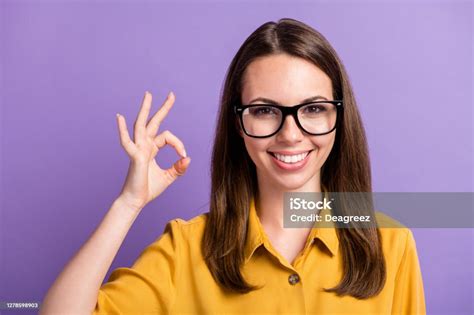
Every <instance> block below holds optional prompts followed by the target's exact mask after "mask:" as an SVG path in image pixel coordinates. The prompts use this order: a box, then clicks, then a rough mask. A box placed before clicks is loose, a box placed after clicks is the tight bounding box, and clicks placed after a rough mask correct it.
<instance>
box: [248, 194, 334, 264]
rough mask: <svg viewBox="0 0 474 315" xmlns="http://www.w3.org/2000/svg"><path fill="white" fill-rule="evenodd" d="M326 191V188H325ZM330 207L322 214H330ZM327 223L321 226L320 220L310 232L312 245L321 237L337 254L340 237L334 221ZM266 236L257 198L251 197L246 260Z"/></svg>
mask: <svg viewBox="0 0 474 315" xmlns="http://www.w3.org/2000/svg"><path fill="white" fill-rule="evenodd" d="M324 191H325V192H326V190H324ZM329 213H330V210H329V209H323V210H321V212H320V215H322V216H324V215H326V214H329ZM328 224H329V223H325V225H324V227H321V226H320V225H321V223H320V222H316V223H315V224H314V226H313V229H312V230H311V232H310V236H309V237H310V239H311V240H312V244H311V246H314V245H316V243H317V241H316V240H317V239H319V240H320V241H321V242H322V243H323V244H324V245H325V246H326V248H327V249H328V250H329V252H330V253H331V255H333V256H334V255H336V254H337V252H338V248H339V239H338V237H337V233H336V228H335V226H334V223H332V224H329V225H328ZM265 238H266V234H265V231H264V229H263V226H262V224H261V222H260V219H259V217H258V215H257V209H256V205H255V199H254V198H251V200H250V212H249V221H248V229H247V241H246V243H245V249H244V255H245V257H244V258H245V262H247V261H248V260H249V259H250V257H251V256H252V255H253V253H254V252H255V250H256V249H257V248H258V247H260V245H262V244H264V240H265Z"/></svg>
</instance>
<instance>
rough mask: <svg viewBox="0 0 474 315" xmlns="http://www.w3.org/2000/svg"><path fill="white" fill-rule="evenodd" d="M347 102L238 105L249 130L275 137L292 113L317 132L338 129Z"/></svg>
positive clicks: (249, 133) (253, 134)
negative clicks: (344, 103)
mask: <svg viewBox="0 0 474 315" xmlns="http://www.w3.org/2000/svg"><path fill="white" fill-rule="evenodd" d="M342 108H343V102H342V100H339V101H313V102H309V103H303V104H299V105H295V106H281V105H273V104H251V105H235V106H234V112H235V113H236V114H237V115H239V118H240V123H241V126H242V127H243V130H244V132H245V134H246V135H247V136H249V137H253V138H267V137H271V136H273V135H274V134H276V133H277V132H278V131H280V129H281V127H282V126H283V123H284V121H285V118H286V116H288V115H291V116H293V118H294V119H295V121H296V124H297V125H298V127H299V128H300V129H301V130H303V131H305V132H306V133H308V134H310V135H313V136H321V135H325V134H328V133H330V132H332V131H333V130H334V129H336V125H337V123H338V121H339V119H340V118H339V117H340V116H341V115H342Z"/></svg>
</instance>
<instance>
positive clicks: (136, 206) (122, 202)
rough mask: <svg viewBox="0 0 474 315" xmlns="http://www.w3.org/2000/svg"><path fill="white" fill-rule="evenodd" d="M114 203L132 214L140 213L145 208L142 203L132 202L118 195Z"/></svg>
mask: <svg viewBox="0 0 474 315" xmlns="http://www.w3.org/2000/svg"><path fill="white" fill-rule="evenodd" d="M115 203H116V204H117V205H119V206H121V207H123V208H126V209H128V210H130V211H133V212H140V211H141V210H142V209H143V208H144V207H145V205H144V204H143V203H141V202H136V201H132V200H130V199H129V198H127V197H126V196H124V195H119V196H118V197H117V199H115Z"/></svg>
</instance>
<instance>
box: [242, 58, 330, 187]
mask: <svg viewBox="0 0 474 315" xmlns="http://www.w3.org/2000/svg"><path fill="white" fill-rule="evenodd" d="M315 96H321V97H324V98H326V99H327V100H333V98H332V83H331V79H330V78H329V77H328V76H327V75H326V74H325V73H324V72H323V71H322V70H321V69H319V68H318V67H316V66H315V65H314V64H312V63H311V62H309V61H306V60H305V59H302V58H298V57H293V56H290V55H287V54H277V55H270V56H265V57H261V58H258V59H256V60H254V61H253V62H252V63H250V64H249V66H248V67H247V69H246V70H245V73H244V76H243V85H242V103H243V104H246V105H248V104H252V103H259V104H260V103H267V102H266V101H262V100H256V99H257V98H266V99H270V100H273V101H275V102H277V103H279V104H281V105H283V106H291V105H296V104H301V103H303V101H304V100H306V99H308V98H310V97H315ZM320 100H323V99H320ZM240 133H241V135H242V137H243V138H244V142H245V146H246V148H247V151H248V153H249V155H250V157H251V159H252V160H253V162H254V163H255V165H256V168H257V176H258V181H259V184H260V185H261V184H264V185H270V186H273V187H274V188H276V189H283V190H286V191H291V190H302V191H315V190H316V189H317V188H318V187H319V179H320V169H321V166H322V165H323V164H324V162H325V161H326V159H327V157H328V155H329V153H330V152H331V148H332V146H333V144H334V139H335V133H336V131H333V132H331V133H329V134H326V135H322V136H312V135H308V134H307V133H305V132H304V131H302V130H301V129H300V128H299V127H298V126H297V124H296V122H295V120H294V118H293V117H292V116H287V117H286V118H285V121H284V124H283V126H282V128H281V129H280V131H279V132H278V133H277V134H275V135H273V136H271V137H268V138H252V137H249V136H247V135H245V134H244V133H243V131H242V130H241V131H240ZM307 152H309V153H308V154H307V155H306V157H304V156H305V154H306V153H307ZM297 154H303V155H299V156H297V159H301V158H303V157H304V159H303V160H301V161H299V162H296V163H294V160H295V159H296V158H293V160H292V159H291V158H289V156H293V155H297ZM282 155H283V157H282ZM277 156H278V158H279V159H278V158H277ZM291 162H293V163H291Z"/></svg>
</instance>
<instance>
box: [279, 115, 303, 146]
mask: <svg viewBox="0 0 474 315" xmlns="http://www.w3.org/2000/svg"><path fill="white" fill-rule="evenodd" d="M276 139H277V141H280V142H286V143H288V144H293V143H298V142H300V141H302V140H303V139H304V134H303V131H302V130H301V129H300V128H299V127H298V125H297V124H296V121H295V119H294V118H293V116H291V115H288V116H286V118H285V121H284V122H283V126H282V127H281V129H280V131H279V132H278V133H277V137H276Z"/></svg>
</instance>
